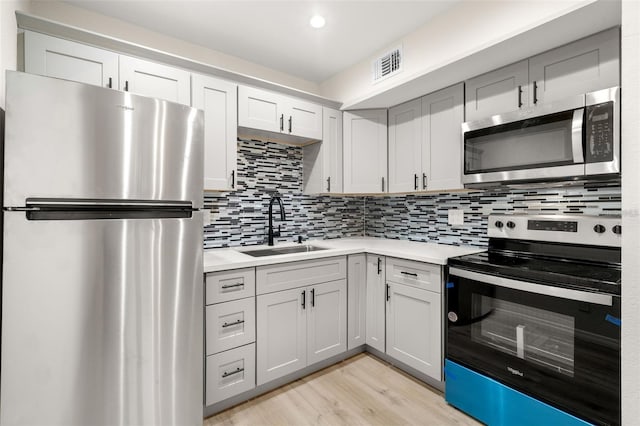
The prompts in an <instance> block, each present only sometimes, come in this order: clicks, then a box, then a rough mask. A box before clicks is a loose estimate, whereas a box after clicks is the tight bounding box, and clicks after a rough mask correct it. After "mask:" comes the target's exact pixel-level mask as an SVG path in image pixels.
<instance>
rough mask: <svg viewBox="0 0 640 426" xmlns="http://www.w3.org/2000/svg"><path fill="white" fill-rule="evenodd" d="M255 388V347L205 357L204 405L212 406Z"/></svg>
mask: <svg viewBox="0 0 640 426" xmlns="http://www.w3.org/2000/svg"><path fill="white" fill-rule="evenodd" d="M255 387H256V345H255V344H253V343H252V344H250V345H246V346H241V347H239V348H235V349H231V350H229V351H225V352H220V353H219V354H216V355H211V356H208V357H207V363H206V372H205V405H212V404H215V403H216V402H220V401H222V400H225V399H227V398H231V397H232V396H235V395H238V394H241V393H242V392H246V391H248V390H251V389H253V388H255Z"/></svg>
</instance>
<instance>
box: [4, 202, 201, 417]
mask: <svg viewBox="0 0 640 426" xmlns="http://www.w3.org/2000/svg"><path fill="white" fill-rule="evenodd" d="M25 216H26V215H25V213H24V212H22V213H21V212H4V268H3V272H2V280H3V289H2V298H3V310H2V346H1V352H2V354H1V357H2V358H1V368H2V370H1V371H2V374H1V376H0V381H1V389H2V392H1V394H0V424H2V425H35V424H47V425H60V426H62V425H64V426H76V425H77V426H81V425H82V426H85V425H105V426H106V425H109V426H112V425H154V426H155V425H199V426H200V425H202V417H203V412H202V401H203V400H202V398H203V372H202V370H203V358H202V357H203V355H202V354H203V342H202V341H203V284H202V277H203V275H202V274H203V270H202V226H203V224H202V213H200V212H195V213H194V215H193V217H192V218H188V219H105V220H56V221H51V220H27V219H26V217H25Z"/></svg>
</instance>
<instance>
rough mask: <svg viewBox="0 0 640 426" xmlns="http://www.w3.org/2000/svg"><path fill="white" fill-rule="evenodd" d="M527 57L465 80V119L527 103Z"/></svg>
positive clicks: (476, 117) (512, 109) (508, 109)
mask: <svg viewBox="0 0 640 426" xmlns="http://www.w3.org/2000/svg"><path fill="white" fill-rule="evenodd" d="M528 84H529V62H528V61H527V60H524V61H520V62H517V63H515V64H511V65H509V66H506V67H504V68H500V69H497V70H495V71H491V72H489V73H486V74H482V75H481V76H478V77H474V78H472V79H471V80H468V81H467V82H466V95H465V96H466V99H465V112H466V117H467V118H466V121H475V120H479V119H482V118H485V117H490V116H492V115H497V114H502V113H504V112H508V111H514V110H516V109H518V108H520V107H523V106H526V105H528V104H529V98H528V96H529V95H528V94H529V91H528Z"/></svg>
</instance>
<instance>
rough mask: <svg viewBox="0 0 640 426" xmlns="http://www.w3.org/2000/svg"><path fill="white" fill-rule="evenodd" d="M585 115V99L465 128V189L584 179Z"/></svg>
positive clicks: (505, 115)
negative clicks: (541, 180)
mask: <svg viewBox="0 0 640 426" xmlns="http://www.w3.org/2000/svg"><path fill="white" fill-rule="evenodd" d="M584 111H585V108H584V97H582V98H580V99H579V100H578V101H575V100H574V101H573V102H565V103H560V104H554V105H549V106H547V107H536V108H531V109H529V110H523V111H515V112H512V113H508V114H504V115H500V116H493V117H491V118H489V119H485V120H479V121H475V122H469V123H464V124H463V125H462V130H463V133H464V138H463V152H464V160H463V170H464V174H463V178H462V180H463V183H464V184H465V185H467V186H472V185H473V184H484V183H490V182H509V181H522V180H539V179H548V178H558V177H577V176H583V175H584V173H585V166H584V142H583V141H584V125H583V121H584Z"/></svg>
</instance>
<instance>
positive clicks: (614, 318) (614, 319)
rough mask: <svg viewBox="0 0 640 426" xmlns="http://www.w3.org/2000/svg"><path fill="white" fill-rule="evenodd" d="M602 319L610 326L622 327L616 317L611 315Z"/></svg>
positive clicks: (620, 321)
mask: <svg viewBox="0 0 640 426" xmlns="http://www.w3.org/2000/svg"><path fill="white" fill-rule="evenodd" d="M604 319H606V320H607V321H609V322H610V323H611V324H615V325H617V326H618V327H620V326H621V325H622V320H621V319H620V318H618V317H614V316H613V315H610V314H607V316H606V317H604Z"/></svg>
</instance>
